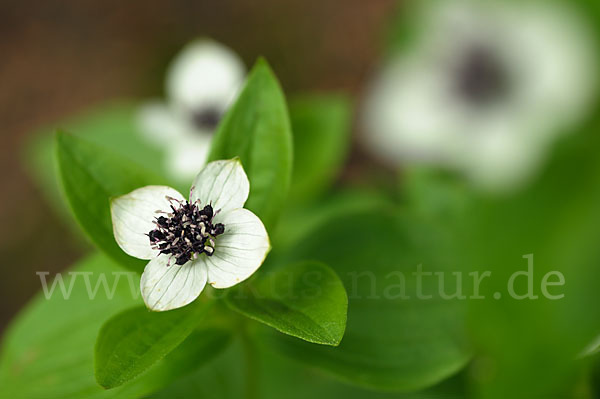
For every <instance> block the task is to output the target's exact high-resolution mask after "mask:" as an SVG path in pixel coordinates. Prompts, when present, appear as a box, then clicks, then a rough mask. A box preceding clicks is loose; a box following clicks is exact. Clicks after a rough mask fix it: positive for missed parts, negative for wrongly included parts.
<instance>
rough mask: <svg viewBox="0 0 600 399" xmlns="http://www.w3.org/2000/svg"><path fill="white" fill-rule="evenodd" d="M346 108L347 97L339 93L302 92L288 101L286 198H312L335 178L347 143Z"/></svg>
mask: <svg viewBox="0 0 600 399" xmlns="http://www.w3.org/2000/svg"><path fill="white" fill-rule="evenodd" d="M350 112H351V109H350V100H349V99H348V98H346V97H345V96H342V95H331V94H320V95H316V94H315V95H305V96H302V97H297V98H295V99H293V100H292V101H291V102H290V120H291V123H292V130H293V132H294V168H293V178H292V186H291V188H290V200H293V201H301V200H308V199H311V198H314V197H315V196H317V195H318V194H319V193H321V192H322V191H323V190H324V189H325V188H327V186H328V185H330V184H331V183H332V182H333V180H334V179H335V178H336V176H337V174H338V173H339V171H340V168H341V166H342V164H343V163H344V161H345V159H346V156H347V153H348V149H349V147H350V137H349V133H350Z"/></svg>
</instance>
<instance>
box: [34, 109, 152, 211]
mask: <svg viewBox="0 0 600 399" xmlns="http://www.w3.org/2000/svg"><path fill="white" fill-rule="evenodd" d="M138 109H139V104H137V103H133V102H129V101H118V102H109V103H106V104H101V105H99V106H97V107H94V108H92V109H88V110H85V111H84V112H82V113H80V114H77V115H76V116H74V117H69V118H67V119H66V120H59V121H56V122H54V123H51V124H49V126H48V127H46V128H42V129H40V130H39V131H38V132H35V133H33V134H32V135H31V138H30V139H29V140H28V142H27V143H26V146H25V151H24V154H23V161H24V163H25V166H26V170H27V172H28V173H29V175H30V176H31V178H32V179H33V180H34V182H35V183H36V185H37V186H38V187H39V188H40V190H41V192H42V194H43V195H44V197H45V199H47V200H48V201H49V202H50V203H51V204H52V205H53V206H54V208H56V210H57V212H59V213H60V215H61V216H65V215H67V214H68V211H69V210H68V207H67V206H66V204H65V203H64V201H63V198H62V196H61V192H60V185H59V178H58V175H57V170H56V168H55V161H56V159H55V142H54V141H55V137H54V132H55V131H56V127H58V126H60V127H61V128H64V129H65V130H66V131H68V132H72V133H73V134H74V135H75V136H77V137H80V138H83V139H86V140H89V141H90V142H93V143H95V144H98V145H101V146H103V147H105V148H107V149H110V151H114V152H115V153H116V154H118V155H120V156H122V157H123V158H127V159H130V160H132V161H133V162H136V163H139V164H140V165H141V166H143V167H145V168H148V169H150V170H157V168H158V169H159V170H160V169H161V168H163V164H164V162H163V161H162V159H163V154H161V151H159V150H158V149H157V148H155V147H154V146H152V145H151V144H150V143H148V142H147V140H144V137H143V135H141V134H139V132H138V131H137V127H136V123H135V122H136V120H135V119H136V118H135V117H136V113H137V111H138ZM161 173H162V171H161Z"/></svg>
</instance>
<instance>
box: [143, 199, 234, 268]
mask: <svg viewBox="0 0 600 399" xmlns="http://www.w3.org/2000/svg"><path fill="white" fill-rule="evenodd" d="M167 199H168V198H167ZM171 209H172V211H173V212H172V213H171V214H169V217H165V216H159V217H158V218H156V220H155V223H156V226H157V227H156V229H154V230H151V231H150V232H149V233H148V234H147V235H148V238H149V240H150V245H151V246H152V248H153V249H155V250H157V251H159V252H160V253H161V254H164V255H171V256H172V257H174V258H175V264H177V265H184V264H186V263H187V262H188V261H189V260H190V259H192V257H194V258H195V257H196V256H199V255H201V254H203V253H204V254H206V255H207V256H212V255H213V253H214V252H215V249H214V238H215V237H217V236H218V235H221V234H223V233H224V232H225V226H224V225H223V224H222V223H216V224H213V216H214V211H213V208H212V206H210V205H206V206H205V207H204V208H202V209H200V207H199V206H198V205H197V204H195V203H192V204H190V203H189V202H188V201H185V202H179V201H172V202H171Z"/></svg>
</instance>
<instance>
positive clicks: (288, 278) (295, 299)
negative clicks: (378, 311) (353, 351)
mask: <svg viewBox="0 0 600 399" xmlns="http://www.w3.org/2000/svg"><path fill="white" fill-rule="evenodd" d="M227 304H228V305H229V306H230V307H231V308H233V309H234V310H237V311H238V312H240V313H242V314H243V315H245V316H248V317H250V318H252V319H255V320H258V321H260V322H263V323H265V324H267V325H269V326H271V327H273V328H275V329H277V330H279V331H281V332H282V333H284V334H289V335H292V336H294V337H298V338H301V339H303V340H306V341H309V342H314V343H317V344H323V345H333V346H336V345H339V343H340V341H341V340H342V337H343V336H344V329H345V328H346V313H347V310H348V297H347V296H346V290H345V289H344V286H343V285H342V282H341V281H340V279H339V278H338V276H337V275H336V274H335V272H334V271H333V270H331V268H329V267H327V266H326V265H323V264H320V263H317V262H302V263H298V264H295V265H291V266H286V267H285V268H282V269H280V270H277V271H275V272H273V273H270V274H268V275H266V276H264V277H261V278H260V279H255V280H252V281H250V282H248V283H245V284H241V285H239V286H237V287H235V288H233V289H231V290H230V291H229V292H228V295H227Z"/></svg>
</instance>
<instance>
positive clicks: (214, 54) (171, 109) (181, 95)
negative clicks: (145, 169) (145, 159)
mask: <svg viewBox="0 0 600 399" xmlns="http://www.w3.org/2000/svg"><path fill="white" fill-rule="evenodd" d="M245 73H246V70H245V67H244V64H243V63H242V61H241V60H240V58H239V57H238V56H237V55H236V54H235V53H233V52H232V51H231V50H229V49H228V48H226V47H224V46H222V45H220V44H218V43H216V42H213V41H210V40H197V41H194V42H192V43H190V44H188V45H187V46H186V47H185V48H184V49H183V50H182V51H181V53H180V54H179V55H178V56H177V57H176V58H175V60H174V61H173V62H172V64H171V65H170V67H169V69H168V71H167V79H166V94H167V100H166V102H161V101H154V102H151V103H148V104H145V105H144V106H142V108H141V109H140V112H139V115H138V125H139V128H140V132H141V133H142V134H143V135H144V137H146V138H147V139H148V140H150V141H151V142H153V143H154V144H156V145H158V146H161V147H164V148H166V151H167V157H166V162H167V165H166V166H167V169H168V171H169V172H170V173H171V175H172V177H174V178H176V179H178V180H180V181H185V180H189V179H191V178H193V177H194V176H195V175H196V174H197V173H198V171H199V170H200V168H201V167H202V166H203V165H204V163H205V162H206V157H207V155H208V150H209V147H210V141H211V138H212V136H213V134H214V132H215V129H216V127H217V124H218V123H219V121H220V120H221V117H222V116H223V114H224V113H225V112H226V111H227V108H228V107H229V106H230V105H231V103H232V102H233V101H234V100H235V98H236V96H237V94H238V92H239V90H240V87H241V85H242V84H243V81H244V76H245Z"/></svg>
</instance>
